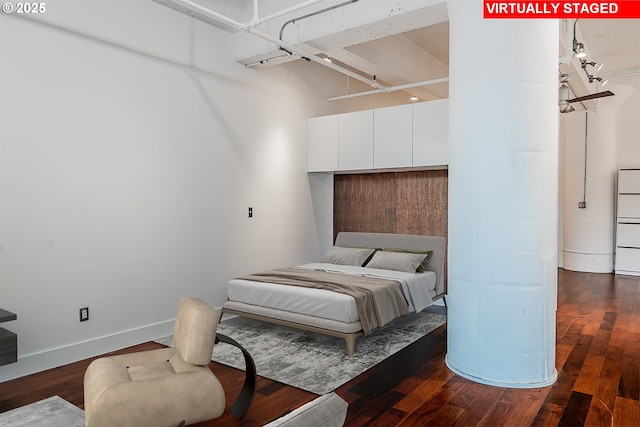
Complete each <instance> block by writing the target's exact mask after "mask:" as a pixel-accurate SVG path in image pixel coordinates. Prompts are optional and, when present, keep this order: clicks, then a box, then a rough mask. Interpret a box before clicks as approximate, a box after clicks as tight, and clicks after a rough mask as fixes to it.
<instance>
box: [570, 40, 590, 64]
mask: <svg viewBox="0 0 640 427" xmlns="http://www.w3.org/2000/svg"><path fill="white" fill-rule="evenodd" d="M573 51H574V52H575V54H576V58H580V59H582V58H584V57H586V56H587V52H585V51H584V44H583V43H579V42H578V40H576V39H573Z"/></svg>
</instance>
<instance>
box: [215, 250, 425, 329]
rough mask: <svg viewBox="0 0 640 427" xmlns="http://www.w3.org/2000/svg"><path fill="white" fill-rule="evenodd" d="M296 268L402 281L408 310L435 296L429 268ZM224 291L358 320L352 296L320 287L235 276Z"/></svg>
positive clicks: (233, 295) (250, 299) (268, 303)
mask: <svg viewBox="0 0 640 427" xmlns="http://www.w3.org/2000/svg"><path fill="white" fill-rule="evenodd" d="M297 268H302V269H313V270H324V271H330V272H338V273H344V274H355V275H363V276H373V277H381V278H386V279H393V280H396V281H398V282H399V283H400V284H401V285H402V290H403V292H404V295H405V298H406V299H407V302H408V304H409V311H417V312H419V311H422V310H423V309H424V308H425V307H427V306H429V305H430V304H431V303H432V302H433V299H432V297H433V296H435V293H436V292H435V287H436V274H435V273H434V272H431V271H426V272H424V273H405V272H401V271H392V270H379V269H375V268H367V267H356V266H349V265H336V264H326V263H310V264H304V265H300V266H298V267H297ZM227 294H228V298H229V300H230V301H237V302H242V303H246V304H252V305H257V306H262V307H268V308H272V309H277V310H285V311H289V312H293V313H300V314H306V315H311V316H315V317H320V318H324V319H332V320H337V321H339V322H345V323H352V322H357V321H359V320H360V319H359V317H358V312H357V310H356V304H355V300H354V299H353V297H351V296H349V295H345V294H340V293H337V292H331V291H327V290H323V289H312V288H303V287H298V286H287V285H279V284H275V283H257V282H252V281H250V280H244V279H234V280H231V281H230V282H229V283H228V285H227Z"/></svg>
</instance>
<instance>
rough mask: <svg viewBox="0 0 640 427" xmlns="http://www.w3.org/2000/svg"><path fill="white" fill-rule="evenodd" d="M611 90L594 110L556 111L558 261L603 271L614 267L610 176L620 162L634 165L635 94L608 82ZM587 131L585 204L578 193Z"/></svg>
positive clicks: (639, 101) (639, 152)
mask: <svg viewBox="0 0 640 427" xmlns="http://www.w3.org/2000/svg"><path fill="white" fill-rule="evenodd" d="M607 89H611V90H612V91H613V92H614V93H615V94H616V95H615V96H614V97H610V98H603V99H602V100H601V101H599V106H598V110H597V111H594V112H589V113H588V116H589V117H588V127H587V129H586V130H585V114H586V113H584V112H574V113H569V114H561V118H560V120H561V123H562V126H561V129H563V131H561V139H562V140H563V146H564V153H563V154H564V165H563V166H564V218H563V233H564V235H563V248H562V249H563V256H562V266H563V267H564V268H566V269H570V270H577V271H590V272H596V273H608V272H611V271H612V270H613V266H614V264H613V263H614V239H615V180H616V175H617V171H618V169H619V168H621V167H639V166H640V148H639V147H640V145H639V144H638V135H640V123H639V122H638V113H639V112H640V93H639V92H638V91H637V89H636V88H634V87H632V86H628V85H615V84H612V85H611V86H610V87H607ZM585 132H586V133H587V164H586V168H587V179H586V202H587V207H586V209H579V208H578V202H580V201H582V199H583V194H584V168H585V145H584V144H585Z"/></svg>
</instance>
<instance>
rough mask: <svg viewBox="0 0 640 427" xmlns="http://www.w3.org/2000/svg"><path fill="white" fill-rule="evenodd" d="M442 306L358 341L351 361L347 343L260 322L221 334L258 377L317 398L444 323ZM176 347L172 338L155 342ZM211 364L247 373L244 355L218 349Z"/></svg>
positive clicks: (235, 321) (228, 324)
mask: <svg viewBox="0 0 640 427" xmlns="http://www.w3.org/2000/svg"><path fill="white" fill-rule="evenodd" d="M444 313H445V309H444V307H440V306H431V307H427V308H426V309H425V310H423V311H422V312H421V313H418V314H411V315H409V316H406V317H405V318H403V319H400V320H398V321H396V322H394V323H393V324H391V325H389V326H387V327H386V328H384V329H383V330H381V331H378V332H376V333H373V334H371V335H368V336H360V337H358V338H357V339H356V352H355V354H354V355H353V357H349V356H347V350H346V345H345V342H344V340H343V339H341V338H335V337H330V336H325V335H320V334H315V333H312V332H307V331H301V330H298V329H293V328H288V327H285V326H278V325H273V324H270V323H265V322H261V321H258V320H253V319H247V318H243V317H234V318H231V319H228V320H223V321H222V322H221V323H220V324H219V325H218V332H219V333H221V334H223V335H227V336H228V337H230V338H232V339H234V340H236V341H237V342H238V343H240V344H241V345H242V346H243V347H244V348H246V349H247V350H248V351H249V353H251V356H252V357H253V358H254V361H255V364H256V369H257V371H258V375H260V376H262V377H266V378H269V379H272V380H274V381H278V382H281V383H285V384H288V385H291V386H294V387H297V388H300V389H303V390H307V391H310V392H312V393H316V394H326V393H329V392H331V391H333V390H335V389H336V388H338V387H339V386H341V385H342V384H344V383H346V382H347V381H349V380H351V379H353V378H355V377H357V376H358V375H360V374H361V373H363V372H364V371H366V370H367V369H369V368H371V367H373V366H374V365H376V364H378V363H379V362H381V361H383V360H384V359H386V358H387V357H389V356H391V355H392V354H394V353H397V352H398V351H400V350H401V349H403V348H405V347H406V346H408V345H409V344H411V343H413V342H415V341H417V340H418V339H419V338H422V337H423V336H425V335H427V334H428V333H429V332H431V331H433V330H434V329H436V328H437V327H439V326H440V325H442V324H443V323H445V322H446V320H447V317H446V314H444ZM156 341H157V342H160V343H161V344H165V345H168V346H171V345H172V337H171V336H169V337H165V338H162V339H158V340H156ZM212 360H214V361H215V362H219V363H222V364H224V365H228V366H231V367H234V368H238V369H243V370H244V358H243V356H242V353H241V352H240V350H238V349H236V348H235V347H233V346H231V345H227V344H223V343H220V344H217V345H216V346H215V348H214V350H213V357H212Z"/></svg>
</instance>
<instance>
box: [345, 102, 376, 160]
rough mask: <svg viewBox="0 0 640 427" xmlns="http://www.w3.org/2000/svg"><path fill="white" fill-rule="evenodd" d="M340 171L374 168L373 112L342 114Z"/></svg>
mask: <svg viewBox="0 0 640 427" xmlns="http://www.w3.org/2000/svg"><path fill="white" fill-rule="evenodd" d="M339 117H340V119H339V121H338V125H339V126H338V127H339V131H338V134H339V141H340V142H339V145H338V147H339V155H338V164H339V166H340V167H339V169H340V170H355V169H372V168H373V110H367V111H357V112H354V113H345V114H340V116H339Z"/></svg>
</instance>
